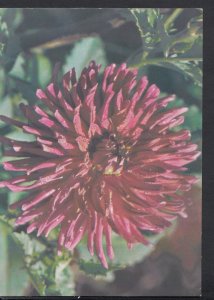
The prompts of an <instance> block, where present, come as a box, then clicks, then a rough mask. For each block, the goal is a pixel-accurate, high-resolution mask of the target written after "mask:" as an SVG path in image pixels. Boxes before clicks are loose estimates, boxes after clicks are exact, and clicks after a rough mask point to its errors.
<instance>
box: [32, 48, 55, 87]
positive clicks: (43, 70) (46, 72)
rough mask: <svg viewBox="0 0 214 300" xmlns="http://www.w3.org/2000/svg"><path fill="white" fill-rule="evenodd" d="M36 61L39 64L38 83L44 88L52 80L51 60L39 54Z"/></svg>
mask: <svg viewBox="0 0 214 300" xmlns="http://www.w3.org/2000/svg"><path fill="white" fill-rule="evenodd" d="M36 59H37V64H38V83H39V85H40V86H41V87H43V88H44V87H45V86H46V85H47V84H48V83H49V82H50V80H51V76H52V65H51V62H50V60H49V59H48V58H47V57H46V56H45V55H43V54H37V55H36Z"/></svg>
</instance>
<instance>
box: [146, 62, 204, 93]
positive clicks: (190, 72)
mask: <svg viewBox="0 0 214 300" xmlns="http://www.w3.org/2000/svg"><path fill="white" fill-rule="evenodd" d="M148 64H150V63H149V62H148ZM151 64H152V65H156V66H161V67H163V68H167V69H170V70H173V71H176V72H179V73H181V74H182V75H183V76H185V78H187V79H189V78H190V79H192V80H193V82H194V83H195V84H197V85H198V86H200V87H201V86H202V70H201V68H200V67H199V65H198V64H197V63H194V62H192V61H182V60H181V61H179V59H178V60H174V61H173V60H171V61H169V60H168V61H167V60H166V61H162V62H161V61H159V62H158V61H157V62H151Z"/></svg>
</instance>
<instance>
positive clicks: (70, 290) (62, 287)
mask: <svg viewBox="0 0 214 300" xmlns="http://www.w3.org/2000/svg"><path fill="white" fill-rule="evenodd" d="M69 263H70V260H67V261H61V262H59V263H58V264H57V266H56V271H55V282H56V288H57V290H58V291H59V292H60V295H61V296H74V281H73V280H74V276H73V273H72V271H71V268H70V266H69Z"/></svg>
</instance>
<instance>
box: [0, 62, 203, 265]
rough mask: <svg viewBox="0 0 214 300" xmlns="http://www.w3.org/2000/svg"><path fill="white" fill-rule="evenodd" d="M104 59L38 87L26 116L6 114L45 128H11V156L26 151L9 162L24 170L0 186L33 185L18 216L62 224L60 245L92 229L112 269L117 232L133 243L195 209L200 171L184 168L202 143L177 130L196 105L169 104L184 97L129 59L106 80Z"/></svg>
mask: <svg viewBox="0 0 214 300" xmlns="http://www.w3.org/2000/svg"><path fill="white" fill-rule="evenodd" d="M99 68H100V66H98V65H96V64H95V62H91V63H90V65H89V67H88V68H85V69H84V70H83V71H82V74H81V76H80V78H79V80H77V79H76V75H75V70H74V69H72V70H71V71H69V72H68V73H66V74H65V75H64V76H63V79H62V82H61V84H60V85H59V84H57V83H56V82H53V83H51V84H50V85H48V87H47V88H46V89H45V90H44V91H42V90H40V89H39V90H37V97H38V98H39V99H40V101H41V102H42V103H43V106H42V107H40V106H38V105H35V106H34V107H33V108H32V107H30V106H28V105H24V104H21V106H20V107H21V110H22V111H23V114H24V115H25V117H26V118H27V120H28V122H26V123H23V122H20V121H16V120H13V119H9V118H7V117H5V116H1V117H0V118H1V120H3V121H5V122H6V123H9V124H12V125H15V126H18V127H20V128H21V129H22V130H23V131H24V132H26V133H29V134H32V135H34V136H35V140H34V141H32V142H26V141H16V140H12V139H9V138H7V137H1V141H2V142H3V143H4V144H5V145H7V149H6V150H5V155H6V156H11V157H15V158H16V160H12V161H8V162H4V163H3V165H4V168H5V169H6V170H9V171H17V172H22V173H20V174H19V175H18V176H16V177H15V178H12V179H9V180H6V181H3V182H1V183H0V187H7V188H9V189H10V190H12V191H14V192H19V191H30V193H29V195H28V196H27V197H26V198H25V199H23V200H21V201H18V202H17V203H15V204H13V205H12V208H13V209H14V208H18V207H19V208H21V209H22V214H21V215H20V216H19V217H18V219H17V220H16V225H21V224H28V227H27V232H28V233H31V232H32V231H34V230H37V233H38V235H41V234H44V235H46V236H47V235H48V234H49V232H50V231H51V230H52V229H53V228H55V227H56V226H58V225H59V226H60V233H59V238H58V251H59V252H60V251H61V249H62V248H63V247H65V248H67V249H70V250H72V249H74V247H75V246H76V245H77V244H78V243H79V242H80V240H81V239H82V238H83V236H84V235H86V236H87V241H88V249H89V251H90V253H91V255H93V254H94V251H95V252H96V254H97V256H98V257H99V259H100V261H101V262H102V264H103V266H104V267H106V268H107V267H108V264H107V260H106V257H105V255H104V250H103V243H102V238H103V236H105V239H106V248H107V254H108V256H109V257H110V258H111V259H112V258H113V248H112V242H111V233H112V231H114V232H115V233H117V234H119V235H120V236H121V237H123V238H124V239H125V240H126V241H127V243H128V245H129V246H131V245H132V244H134V243H144V244H147V243H148V241H147V240H146V238H145V237H144V234H143V232H144V231H145V230H146V231H152V232H154V233H158V232H161V231H163V229H164V228H165V227H167V226H169V225H170V224H171V221H172V220H173V219H174V218H176V216H178V215H181V216H185V197H184V196H183V195H182V193H181V192H183V191H187V190H189V189H190V188H191V185H192V184H193V183H195V181H196V179H195V177H193V176H189V175H186V174H185V173H184V172H183V171H185V170H187V169H186V167H185V166H186V165H187V164H189V163H190V162H192V161H194V160H195V159H196V158H197V157H198V156H199V152H198V151H197V145H195V144H192V143H191V142H189V139H190V132H189V131H188V130H180V131H173V130H172V129H173V128H174V127H175V126H178V125H180V124H182V123H183V121H184V117H183V113H185V112H186V111H187V108H185V107H182V108H172V109H168V110H166V109H165V107H166V106H167V104H168V103H169V102H170V101H173V100H174V96H169V97H165V98H159V93H160V91H159V89H158V88H157V86H156V85H154V84H153V85H151V86H149V87H148V80H147V78H146V77H142V78H140V79H139V80H137V78H136V77H137V70H130V69H128V68H127V67H126V65H125V64H122V65H121V66H119V67H117V66H116V65H114V64H112V65H110V66H108V67H106V69H105V71H104V74H103V76H102V79H100V78H98V71H99ZM43 107H46V108H45V109H44V108H43ZM17 157H18V158H19V159H17Z"/></svg>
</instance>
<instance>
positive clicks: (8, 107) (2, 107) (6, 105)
mask: <svg viewBox="0 0 214 300" xmlns="http://www.w3.org/2000/svg"><path fill="white" fill-rule="evenodd" d="M0 113H1V114H4V116H7V117H12V116H13V105H12V101H11V98H10V97H9V96H6V97H5V98H3V99H2V100H0ZM2 125H5V123H3V122H2V121H0V127H2Z"/></svg>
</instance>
